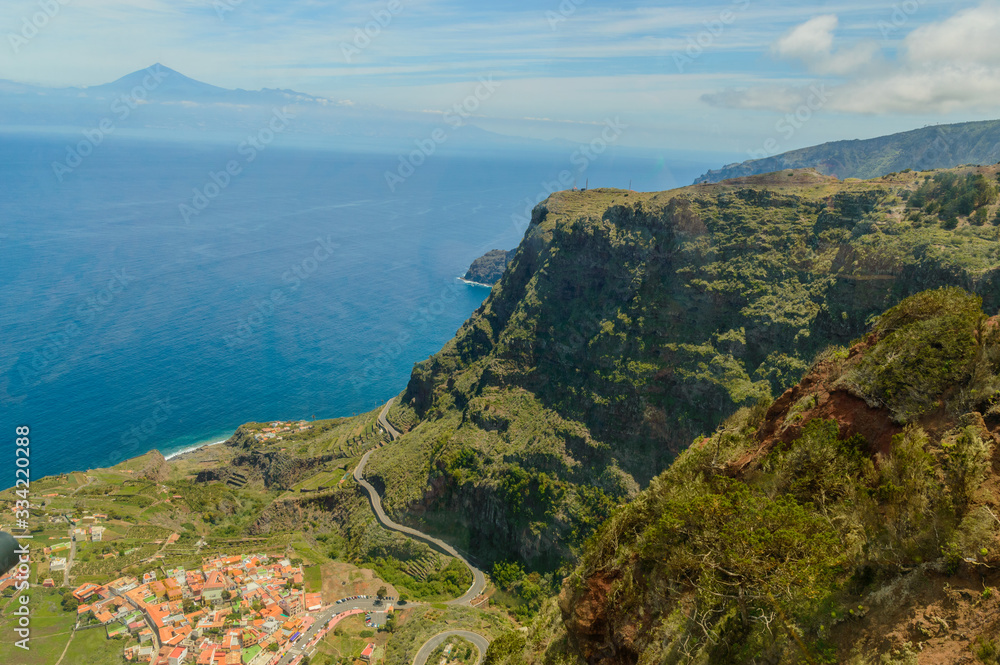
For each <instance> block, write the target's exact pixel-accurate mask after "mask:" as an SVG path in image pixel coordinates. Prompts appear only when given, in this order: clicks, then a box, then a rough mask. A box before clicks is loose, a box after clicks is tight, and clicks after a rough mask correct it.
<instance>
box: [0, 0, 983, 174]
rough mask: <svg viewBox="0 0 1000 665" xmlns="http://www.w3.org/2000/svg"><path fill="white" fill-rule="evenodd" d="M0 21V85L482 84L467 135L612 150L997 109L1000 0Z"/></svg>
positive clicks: (60, 9)
mask: <svg viewBox="0 0 1000 665" xmlns="http://www.w3.org/2000/svg"><path fill="white" fill-rule="evenodd" d="M498 5H499V6H498ZM43 12H47V14H48V15H45V14H43ZM32 21H34V23H36V24H41V26H42V27H40V28H38V29H37V30H33V29H32V27H33V26H30V25H29V23H30V22H32ZM0 31H2V32H3V33H4V35H5V39H4V43H3V44H0V79H8V80H13V81H18V82H25V83H32V84H37V85H45V86H87V85H97V84H101V83H106V82H109V81H112V80H114V79H117V78H119V77H121V76H123V75H125V74H127V73H129V72H131V71H134V70H137V69H141V68H144V67H148V66H149V65H151V64H153V63H155V62H161V63H163V64H164V65H167V66H168V67H171V68H173V69H176V70H178V71H180V72H181V73H183V74H186V75H187V76H190V77H192V78H195V79H198V80H201V81H205V82H207V83H212V84H214V85H219V86H223V87H227V88H236V87H241V88H246V89H259V88H262V87H269V88H288V89H293V90H297V91H300V92H305V93H309V94H312V95H319V96H324V97H329V98H330V99H334V100H338V101H347V100H349V101H350V102H353V103H355V104H374V105H378V106H381V107H385V108H387V109H391V110H401V111H412V112H420V113H443V112H445V111H447V110H448V109H449V108H452V107H453V106H454V105H455V104H457V103H462V102H463V100H465V99H467V98H468V97H469V95H472V94H475V92H476V90H477V88H478V90H479V91H480V92H482V90H483V87H482V82H483V81H484V80H485V81H489V82H491V85H490V86H489V91H490V92H489V93H488V94H486V95H481V97H485V99H481V100H480V103H479V104H477V109H476V113H475V121H474V122H475V124H478V125H479V126H481V127H483V128H484V129H488V130H491V131H495V132H500V133H504V134H511V135H516V136H527V137H531V138H541V139H553V138H558V139H566V140H573V141H576V140H588V139H590V138H593V137H596V136H599V134H600V132H601V131H602V129H603V128H604V127H605V126H606V123H607V122H609V121H611V122H617V123H619V124H621V125H625V126H627V127H628V129H627V131H625V132H624V133H623V135H622V138H621V143H622V144H623V145H631V146H635V147H646V148H650V147H651V148H656V149H676V150H684V151H706V152H711V153H718V154H724V155H726V156H728V157H731V158H732V159H733V161H742V159H747V158H749V157H752V156H762V154H761V151H762V150H763V146H764V145H769V146H770V150H769V152H770V153H771V154H773V153H775V152H783V151H785V150H789V149H793V148H797V147H802V146H806V145H814V144H816V143H821V142H824V141H828V140H837V139H854V138H869V137H873V136H880V135H884V134H889V133H893V132H896V131H905V130H907V129H914V128H918V127H923V126H925V125H928V124H934V123H945V122H963V121H968V120H982V119H995V118H997V117H1000V39H998V36H1000V0H987V1H986V2H979V1H972V2H962V1H959V2H956V1H954V0H949V1H940V0H903V1H896V2H888V1H886V2H879V1H875V2H872V1H864V0H834V1H831V2H814V3H801V2H785V1H779V2H762V1H761V0H723V1H722V2H713V3H703V2H661V3H657V4H644V3H633V2H607V1H603V0H533V1H530V2H529V1H528V0H510V1H506V2H501V3H484V2H481V1H480V2H473V1H471V0H376V1H374V2H363V1H357V2H355V1H347V2H326V1H322V0H4V2H3V3H2V5H0ZM789 114H791V115H789Z"/></svg>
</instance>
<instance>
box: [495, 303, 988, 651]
mask: <svg viewBox="0 0 1000 665" xmlns="http://www.w3.org/2000/svg"><path fill="white" fill-rule="evenodd" d="M979 305H980V303H979V301H978V300H977V299H976V298H973V297H970V296H968V295H967V294H965V293H963V292H960V291H959V290H957V289H956V290H936V291H933V292H928V293H924V294H920V295H918V296H914V297H913V298H910V299H908V300H906V301H904V302H903V303H902V304H901V305H899V306H898V307H896V308H894V309H892V310H890V311H889V312H887V313H886V314H885V315H883V316H882V317H880V318H879V319H878V321H877V323H876V325H875V327H874V329H873V331H872V333H871V334H870V335H868V336H866V337H865V338H864V339H863V340H862V341H861V342H859V343H858V344H857V345H855V346H854V347H853V348H851V349H850V350H848V349H846V348H836V349H831V350H830V351H828V352H827V353H825V354H824V355H823V356H821V357H820V358H819V360H818V361H817V362H816V364H815V365H814V366H813V368H812V369H811V371H810V372H809V373H808V375H807V376H806V378H805V379H804V380H803V381H802V382H801V383H799V384H798V385H796V386H794V387H793V388H790V389H789V390H788V391H786V392H785V393H784V394H783V395H782V396H781V398H779V399H778V400H776V401H775V402H773V403H772V404H770V405H764V404H761V405H759V406H757V407H755V408H753V409H743V410H741V411H740V412H738V413H737V414H736V415H734V416H733V417H732V418H730V419H729V420H728V421H727V422H726V423H725V425H724V426H722V427H721V428H720V429H719V430H718V431H717V432H716V433H715V434H714V435H713V436H711V437H709V438H706V439H701V440H699V441H697V442H696V443H695V444H694V445H693V446H692V447H691V448H690V449H688V450H687V451H686V452H685V453H684V454H683V455H681V456H680V458H679V459H678V460H677V461H676V462H674V464H673V465H672V466H671V468H670V469H669V470H668V471H666V472H665V473H664V474H662V475H661V476H659V477H658V478H656V480H654V482H653V483H652V484H651V486H650V487H649V488H648V489H647V490H646V491H644V492H642V493H641V494H640V495H639V496H638V497H637V498H636V500H635V501H634V502H632V503H631V504H630V505H629V506H628V507H627V508H625V509H624V510H622V511H620V512H619V513H617V514H616V515H615V516H614V517H613V518H612V519H611V520H609V521H608V523H607V524H605V525H604V526H603V527H602V528H601V529H600V531H599V532H598V534H597V535H596V537H595V539H594V540H593V541H592V542H591V543H590V545H589V547H588V549H587V551H586V552H585V554H584V557H583V563H582V565H581V566H580V567H579V569H578V570H577V572H576V573H575V574H574V575H572V576H571V577H570V578H568V579H567V581H566V583H565V586H564V588H563V592H562V594H561V596H560V597H559V601H558V608H559V611H560V614H561V618H562V622H561V623H557V624H556V625H555V626H554V627H551V626H550V627H549V628H547V629H544V630H541V631H540V634H539V635H537V636H536V638H535V642H536V645H535V646H536V647H537V646H538V645H539V644H542V645H544V644H550V645H558V646H555V647H553V646H550V647H549V653H548V654H547V655H541V654H539V653H538V652H537V649H536V650H535V651H532V650H530V649H529V650H528V651H527V653H526V655H527V656H528V658H529V660H532V661H542V660H547V661H550V660H551V659H552V658H555V657H556V655H557V654H560V653H561V655H562V656H563V657H566V656H568V657H570V659H571V660H575V659H579V660H582V661H585V662H587V663H595V664H596V663H600V664H607V665H610V664H612V663H614V664H616V665H617V664H619V663H637V662H641V663H654V662H655V663H683V662H727V663H754V662H772V663H793V662H852V663H858V664H862V663H882V662H893V663H895V662H899V663H903V662H914V663H915V662H920V663H944V662H949V663H952V662H973V655H974V654H976V653H987V654H988V653H990V651H989V649H992V648H993V647H991V646H990V645H995V643H994V642H993V640H995V638H996V636H997V632H996V630H997V627H998V626H1000V604H998V602H997V598H996V597H995V596H996V593H995V591H993V590H992V587H994V586H995V585H997V584H998V583H1000V573H998V572H997V564H998V563H1000V559H998V552H1000V549H998V546H1000V520H998V519H997V517H996V515H997V511H998V510H1000V452H998V451H1000V448H998V443H1000V409H998V408H997V406H996V399H997V397H998V395H1000V332H998V328H997V322H996V319H995V318H994V319H987V318H986V316H985V315H984V314H983V313H982V312H981V310H980V307H979ZM900 378H902V379H903V380H902V381H899V379H900ZM901 404H906V405H907V406H908V408H907V409H905V410H900V409H899V408H898V407H899V406H900V405H901ZM984 588H985V589H987V591H985V592H984V591H983V589H984ZM559 635H561V636H562V637H563V639H557V637H558V636H559ZM792 636H794V637H792ZM918 653H919V657H918ZM519 655H520V654H519ZM510 662H514V661H510ZM984 662H992V661H990V660H988V659H987V660H986V661H984Z"/></svg>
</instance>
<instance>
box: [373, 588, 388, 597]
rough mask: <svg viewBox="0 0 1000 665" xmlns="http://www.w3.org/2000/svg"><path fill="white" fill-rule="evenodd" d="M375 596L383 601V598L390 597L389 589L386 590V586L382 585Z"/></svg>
mask: <svg viewBox="0 0 1000 665" xmlns="http://www.w3.org/2000/svg"><path fill="white" fill-rule="evenodd" d="M375 595H376V596H377V597H378V599H379V600H382V599H383V598H385V597H386V596H388V595H389V591H388V589H386V588H385V585H382V586H380V587H379V588H378V591H376V592H375Z"/></svg>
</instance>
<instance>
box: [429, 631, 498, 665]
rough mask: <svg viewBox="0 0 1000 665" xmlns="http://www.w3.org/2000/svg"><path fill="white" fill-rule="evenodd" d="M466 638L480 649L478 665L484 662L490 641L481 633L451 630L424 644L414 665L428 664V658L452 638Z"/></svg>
mask: <svg viewBox="0 0 1000 665" xmlns="http://www.w3.org/2000/svg"><path fill="white" fill-rule="evenodd" d="M456 635H457V636H458V637H464V638H465V639H467V640H469V641H470V642H472V643H473V644H475V645H476V648H477V649H479V658H477V659H476V665H479V663H481V662H483V657H484V656H485V655H486V650H487V649H488V648H489V646H490V642H489V640H487V639H486V638H485V637H483V636H482V635H480V634H479V633H472V632H469V631H467V630H449V631H445V632H443V633H438V634H437V635H435V636H434V637H432V638H431V639H429V640H427V641H426V642H424V646H422V647H420V651H418V652H417V656H416V658H414V659H413V665H424V663H426V662H427V657H428V656H430V655H431V652H432V651H434V649H437V648H438V647H439V646H441V643H442V642H444V641H445V640H446V639H448V638H449V637H452V636H456ZM432 665H433V664H432Z"/></svg>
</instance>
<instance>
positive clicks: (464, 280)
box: [458, 277, 493, 289]
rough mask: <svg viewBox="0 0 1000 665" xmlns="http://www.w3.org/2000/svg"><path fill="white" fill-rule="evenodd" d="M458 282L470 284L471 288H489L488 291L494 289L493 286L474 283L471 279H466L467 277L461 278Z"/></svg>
mask: <svg viewBox="0 0 1000 665" xmlns="http://www.w3.org/2000/svg"><path fill="white" fill-rule="evenodd" d="M458 281H460V282H464V283H465V284H468V285H469V286H482V287H484V288H487V289H492V288H493V285H492V284H483V283H482V282H473V281H472V280H471V279H465V277H459V278H458Z"/></svg>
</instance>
